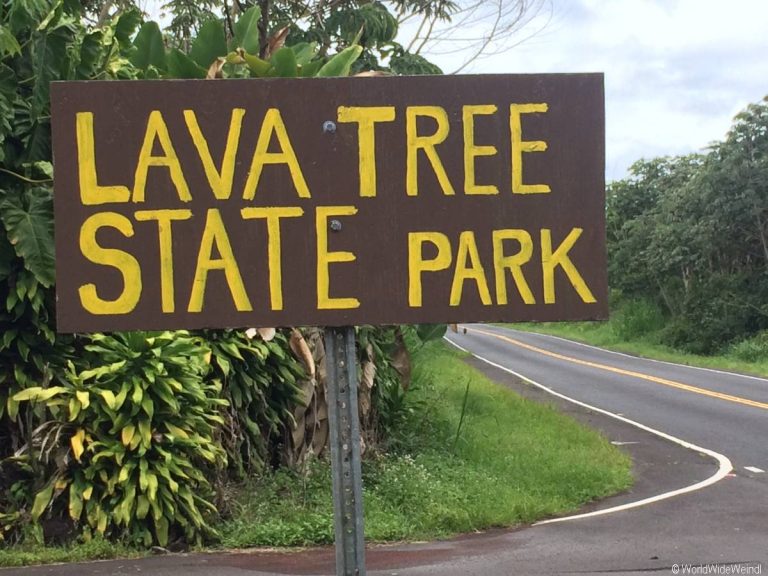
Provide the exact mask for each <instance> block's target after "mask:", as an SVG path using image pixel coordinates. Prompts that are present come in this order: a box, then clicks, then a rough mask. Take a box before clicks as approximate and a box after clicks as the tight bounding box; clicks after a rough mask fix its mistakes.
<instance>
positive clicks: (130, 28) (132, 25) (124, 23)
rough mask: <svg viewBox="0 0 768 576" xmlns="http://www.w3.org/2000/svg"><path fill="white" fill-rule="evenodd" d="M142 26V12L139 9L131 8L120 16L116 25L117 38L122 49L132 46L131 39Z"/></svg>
mask: <svg viewBox="0 0 768 576" xmlns="http://www.w3.org/2000/svg"><path fill="white" fill-rule="evenodd" d="M140 24H141V12H140V11H139V10H138V9H136V8H131V9H130V10H127V11H125V12H123V13H122V14H120V16H119V17H118V19H117V22H116V23H115V38H117V41H118V43H119V44H120V47H121V48H128V47H129V46H130V45H131V37H132V36H133V33H134V32H135V31H136V28H138V27H139V25H140Z"/></svg>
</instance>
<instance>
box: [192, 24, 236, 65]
mask: <svg viewBox="0 0 768 576" xmlns="http://www.w3.org/2000/svg"><path fill="white" fill-rule="evenodd" d="M226 55H227V40H226V38H225V37H224V26H222V24H221V22H219V21H218V20H208V22H206V23H205V24H203V25H202V26H201V27H200V32H199V33H198V34H197V38H195V40H194V42H192V49H191V50H190V51H189V56H190V58H192V60H194V61H195V62H197V63H198V64H199V65H200V66H202V67H203V68H205V69H206V70H208V67H209V66H210V65H211V64H213V62H214V61H215V60H216V58H218V57H219V56H226Z"/></svg>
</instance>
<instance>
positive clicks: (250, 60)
mask: <svg viewBox="0 0 768 576" xmlns="http://www.w3.org/2000/svg"><path fill="white" fill-rule="evenodd" d="M243 56H244V58H245V63H246V64H247V65H248V68H249V69H250V71H251V74H253V75H254V76H256V77H257V78H263V77H264V76H268V75H269V74H270V71H271V70H272V64H270V63H269V62H267V61H266V60H262V59H261V58H259V57H258V56H254V55H252V54H248V53H246V54H244V55H243Z"/></svg>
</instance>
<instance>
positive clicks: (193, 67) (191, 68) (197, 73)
mask: <svg viewBox="0 0 768 576" xmlns="http://www.w3.org/2000/svg"><path fill="white" fill-rule="evenodd" d="M167 62H168V75H169V76H170V77H171V78H205V73H206V70H205V68H201V67H200V66H198V65H197V64H195V62H194V60H192V59H191V58H190V57H189V56H187V55H186V54H184V52H182V51H180V50H178V49H176V48H174V49H173V50H171V51H170V52H169V53H168V61H167Z"/></svg>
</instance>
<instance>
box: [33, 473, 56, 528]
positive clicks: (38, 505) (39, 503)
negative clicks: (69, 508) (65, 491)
mask: <svg viewBox="0 0 768 576" xmlns="http://www.w3.org/2000/svg"><path fill="white" fill-rule="evenodd" d="M53 485H54V481H53V480H50V481H49V482H48V485H47V486H46V487H45V488H43V489H42V490H40V492H38V493H37V495H36V496H35V502H34V504H32V519H33V520H37V519H38V518H40V516H42V515H43V512H45V509H46V508H48V504H50V502H51V498H53Z"/></svg>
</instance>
